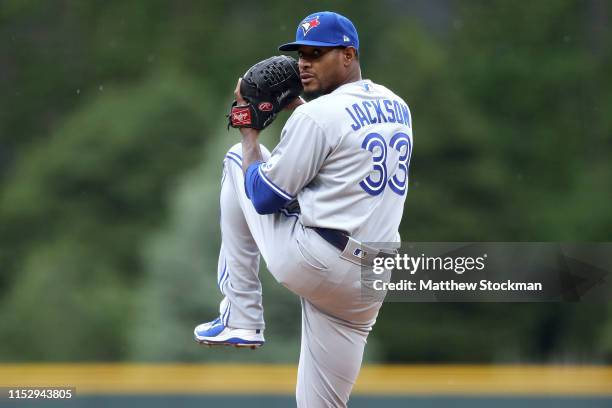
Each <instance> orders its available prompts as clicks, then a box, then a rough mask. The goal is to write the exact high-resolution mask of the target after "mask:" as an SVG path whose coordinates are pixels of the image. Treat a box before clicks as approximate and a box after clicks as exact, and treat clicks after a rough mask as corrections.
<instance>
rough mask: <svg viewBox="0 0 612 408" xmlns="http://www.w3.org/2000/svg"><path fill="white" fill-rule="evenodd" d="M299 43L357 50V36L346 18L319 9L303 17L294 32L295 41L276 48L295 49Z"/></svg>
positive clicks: (355, 30)
mask: <svg viewBox="0 0 612 408" xmlns="http://www.w3.org/2000/svg"><path fill="white" fill-rule="evenodd" d="M301 45H309V46H312V47H339V46H340V47H353V48H355V49H356V50H359V36H358V35H357V29H356V28H355V26H354V25H353V23H352V22H351V20H349V19H348V18H346V17H344V16H343V15H341V14H338V13H334V12H333V11H321V12H319V13H313V14H311V15H309V16H308V17H306V18H305V19H303V20H302V21H301V22H300V24H299V25H298V27H297V30H296V32H295V41H294V42H290V43H287V44H283V45H281V46H280V47H278V49H279V50H281V51H295V50H297V49H298V48H299V47H300V46H301Z"/></svg>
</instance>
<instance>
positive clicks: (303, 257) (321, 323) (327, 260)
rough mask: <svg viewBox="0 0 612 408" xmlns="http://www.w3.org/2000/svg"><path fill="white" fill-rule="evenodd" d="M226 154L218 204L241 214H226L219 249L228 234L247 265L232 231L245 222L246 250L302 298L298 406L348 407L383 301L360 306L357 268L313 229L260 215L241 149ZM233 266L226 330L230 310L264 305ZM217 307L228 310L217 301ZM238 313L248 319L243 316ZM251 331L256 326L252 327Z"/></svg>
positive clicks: (250, 277) (245, 272)
mask: <svg viewBox="0 0 612 408" xmlns="http://www.w3.org/2000/svg"><path fill="white" fill-rule="evenodd" d="M263 150H264V149H263V146H262V151H263ZM266 154H267V151H266V153H264V155H266ZM228 155H229V156H231V157H233V159H235V160H232V159H230V160H226V163H225V170H226V174H225V181H224V186H226V187H227V190H226V189H225V188H224V190H223V192H222V194H226V197H225V198H224V199H222V211H223V212H224V213H223V218H224V219H225V218H226V213H228V210H227V209H226V206H227V208H233V209H232V210H231V214H236V215H237V214H238V213H241V214H242V217H236V218H235V217H234V215H232V216H229V215H228V217H229V221H228V224H227V225H228V226H229V227H231V228H230V229H231V231H232V232H231V233H226V232H224V235H223V252H225V251H226V248H228V247H229V244H227V242H229V241H230V239H229V236H228V237H226V234H227V235H231V236H232V238H231V241H232V248H234V247H239V248H241V250H242V252H241V251H234V249H232V252H236V253H242V254H243V256H242V257H239V259H240V260H241V262H242V263H243V264H245V265H246V264H247V262H245V258H246V257H248V254H249V253H250V254H251V255H252V254H253V252H252V251H246V252H245V251H244V249H243V248H244V247H248V246H249V245H246V246H245V245H244V242H246V241H249V240H245V239H244V236H243V238H242V239H237V238H238V237H239V234H234V233H235V232H236V231H237V230H238V231H242V232H243V234H246V229H245V228H244V223H243V221H244V222H245V223H246V225H247V226H248V231H249V232H250V236H251V237H252V239H253V241H250V243H251V245H252V243H253V242H255V244H256V246H257V248H259V251H260V252H261V255H262V256H263V258H264V260H265V261H266V264H267V266H268V269H269V270H270V272H271V273H272V275H273V276H274V277H275V279H276V280H277V281H278V282H280V283H281V284H283V285H284V286H286V287H287V288H288V289H289V290H291V291H292V292H293V293H295V294H297V295H298V296H300V297H301V298H302V344H301V352H300V362H299V367H298V381H297V387H296V400H297V403H298V407H301V408H318V407H321V408H323V407H325V408H327V407H345V406H346V404H347V401H348V398H349V395H350V392H351V389H352V387H353V384H354V382H355V380H356V379H357V376H358V375H359V370H360V367H361V361H362V358H363V351H364V347H365V343H366V339H367V335H368V333H369V331H370V330H371V328H372V326H373V324H374V322H375V320H376V316H377V314H378V309H379V308H380V303H363V302H362V301H361V299H360V294H361V289H360V276H361V272H360V268H359V266H356V265H353V264H351V263H349V262H348V261H345V260H343V259H341V258H340V257H339V251H338V250H337V249H336V248H335V247H333V246H331V245H330V244H329V243H328V242H326V241H325V240H323V239H322V238H321V237H320V236H318V234H316V232H314V231H313V230H311V229H308V228H305V227H303V226H302V225H301V223H300V222H299V221H298V220H297V217H296V216H290V215H286V214H281V213H275V214H269V215H260V214H258V213H257V212H256V211H255V208H254V207H253V204H252V203H251V201H250V200H249V199H248V197H247V196H246V193H245V192H244V174H243V172H242V168H241V167H242V163H241V156H242V149H241V146H240V145H235V146H234V147H232V149H230V151H229V152H228ZM236 204H237V205H236ZM237 220H241V221H240V225H241V227H240V228H237V229H236V227H235V225H236V224H238V223H237V222H236V221H237ZM223 222H225V221H223ZM224 231H225V230H224ZM246 235H248V234H246ZM250 248H253V247H252V246H251V247H250ZM252 256H253V257H254V255H252ZM252 259H254V258H252ZM232 269H233V270H235V271H234V273H231V274H230V275H229V278H228V279H229V283H230V284H229V285H227V286H226V287H225V289H224V290H225V291H226V296H227V297H226V300H224V302H226V303H227V304H228V306H227V307H228V308H229V312H228V313H229V316H230V317H229V321H230V326H231V325H232V324H233V321H234V320H233V319H234V318H233V317H232V316H234V314H235V313H236V312H235V310H237V309H242V310H248V309H249V307H248V306H247V305H256V304H257V305H261V286H260V284H259V278H258V276H257V271H256V270H255V269H254V268H253V267H252V266H251V267H244V268H236V267H235V266H233V267H232ZM249 285H251V286H249ZM255 287H257V289H255ZM249 288H251V290H250V291H249V290H248V289H249ZM239 289H244V290H245V293H244V294H243V295H240V294H239V293H238V292H239ZM255 299H256V301H255ZM222 306H225V305H224V304H223V303H222ZM255 309H257V308H256V307H255V308H253V310H255ZM240 314H241V315H244V316H249V313H247V312H241V313H240ZM252 327H253V328H259V327H257V326H256V325H255V324H254V325H253V326H252Z"/></svg>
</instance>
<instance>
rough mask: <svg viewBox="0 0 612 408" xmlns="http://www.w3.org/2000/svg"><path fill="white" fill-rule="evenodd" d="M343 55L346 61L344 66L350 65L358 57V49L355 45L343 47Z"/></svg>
mask: <svg viewBox="0 0 612 408" xmlns="http://www.w3.org/2000/svg"><path fill="white" fill-rule="evenodd" d="M342 57H343V61H344V66H345V67H348V66H349V65H350V64H351V62H353V61H354V60H356V59H357V58H356V57H357V54H356V50H355V48H353V47H346V48H343V49H342Z"/></svg>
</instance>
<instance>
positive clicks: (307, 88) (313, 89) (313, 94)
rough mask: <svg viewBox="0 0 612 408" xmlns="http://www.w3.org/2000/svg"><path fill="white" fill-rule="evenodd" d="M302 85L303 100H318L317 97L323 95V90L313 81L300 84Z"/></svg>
mask: <svg viewBox="0 0 612 408" xmlns="http://www.w3.org/2000/svg"><path fill="white" fill-rule="evenodd" d="M302 85H303V86H304V99H306V100H307V101H309V100H312V99H315V98H318V97H319V96H321V95H323V90H322V88H321V86H320V85H319V84H318V83H317V82H315V81H310V82H308V83H306V84H304V83H303V82H302Z"/></svg>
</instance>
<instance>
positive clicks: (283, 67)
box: [228, 55, 303, 130]
mask: <svg viewBox="0 0 612 408" xmlns="http://www.w3.org/2000/svg"><path fill="white" fill-rule="evenodd" d="M302 90H303V87H302V81H301V80H300V74H299V69H298V64H297V61H296V60H295V59H293V58H291V57H287V56H285V55H279V56H275V57H271V58H268V59H265V60H263V61H260V62H258V63H257V64H255V65H253V66H252V67H251V68H249V70H248V71H247V72H246V73H245V74H244V76H243V77H242V81H241V82H240V94H241V95H242V97H243V98H244V100H245V101H246V102H247V104H246V105H237V102H236V101H234V102H233V103H232V107H231V110H230V113H229V115H228V119H229V123H228V129H229V127H230V126H231V127H235V128H242V127H248V128H253V129H259V130H261V129H265V128H266V127H267V126H268V125H269V124H270V123H272V122H273V121H274V119H275V118H276V115H277V114H278V112H280V111H282V110H283V109H284V108H285V107H286V106H287V105H288V104H289V103H291V102H292V101H293V100H294V99H295V98H297V97H298V96H299V95H300V94H301V93H302Z"/></svg>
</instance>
